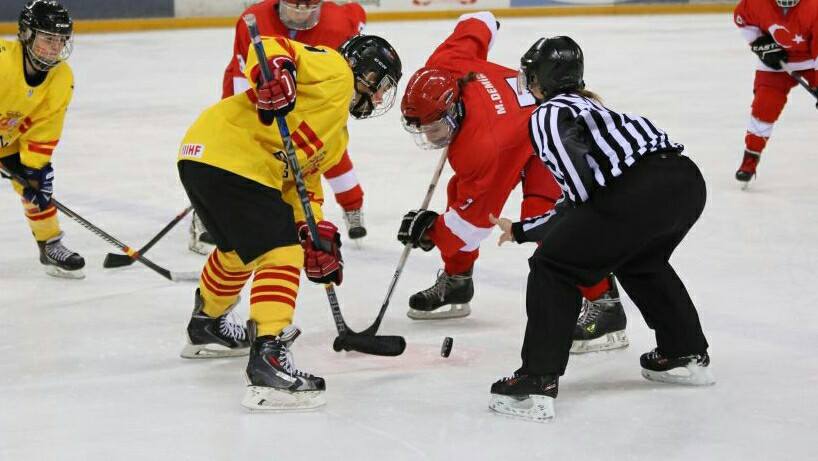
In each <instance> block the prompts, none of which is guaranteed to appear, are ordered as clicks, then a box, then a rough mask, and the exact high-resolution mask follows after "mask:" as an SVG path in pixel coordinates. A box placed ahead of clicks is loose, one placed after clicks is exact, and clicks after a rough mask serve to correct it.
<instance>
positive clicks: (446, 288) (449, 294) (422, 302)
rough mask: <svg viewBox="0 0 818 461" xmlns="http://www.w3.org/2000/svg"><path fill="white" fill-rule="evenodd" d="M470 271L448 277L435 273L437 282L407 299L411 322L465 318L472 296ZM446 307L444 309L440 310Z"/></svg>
mask: <svg viewBox="0 0 818 461" xmlns="http://www.w3.org/2000/svg"><path fill="white" fill-rule="evenodd" d="M471 273H472V271H471V270H470V271H468V272H464V273H462V274H454V275H449V274H447V273H446V271H444V270H440V271H438V273H437V281H435V284H434V285H432V286H431V287H429V288H427V289H425V290H423V291H419V292H417V293H415V294H413V295H412V296H411V297H410V298H409V307H410V309H409V312H407V313H406V315H407V316H409V318H410V319H412V320H438V319H452V318H458V317H466V316H467V315H469V314H471V306H469V301H471V299H472V297H473V296H474V283H473V282H472V278H471ZM442 306H448V308H446V309H440V307H442Z"/></svg>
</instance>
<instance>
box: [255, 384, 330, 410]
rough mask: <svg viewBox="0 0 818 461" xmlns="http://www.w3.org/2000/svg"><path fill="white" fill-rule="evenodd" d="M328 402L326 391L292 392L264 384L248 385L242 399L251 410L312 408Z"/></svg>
mask: <svg viewBox="0 0 818 461" xmlns="http://www.w3.org/2000/svg"><path fill="white" fill-rule="evenodd" d="M326 403H327V401H326V399H325V397H324V391H300V392H290V391H285V390H281V389H275V388H272V387H264V386H247V391H246V392H245V393H244V398H243V399H242V401H241V405H242V406H243V407H244V408H247V409H248V410H251V411H299V410H312V409H315V408H318V407H320V406H323V405H326Z"/></svg>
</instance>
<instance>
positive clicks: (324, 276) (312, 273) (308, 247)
mask: <svg viewBox="0 0 818 461" xmlns="http://www.w3.org/2000/svg"><path fill="white" fill-rule="evenodd" d="M316 227H317V228H318V238H319V239H320V240H321V245H322V246H323V249H321V248H318V247H317V246H316V244H315V243H316V242H315V241H314V240H313V239H312V235H311V234H310V229H309V227H308V226H307V223H305V222H300V223H298V238H299V240H301V247H302V248H304V272H305V273H306V274H307V278H308V279H310V281H312V282H315V283H334V284H336V285H340V284H341V282H342V281H343V280H344V258H343V257H342V256H341V234H339V233H338V228H337V227H335V224H333V223H331V222H329V221H319V222H318V223H317V224H316Z"/></svg>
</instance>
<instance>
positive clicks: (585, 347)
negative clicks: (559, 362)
mask: <svg viewBox="0 0 818 461" xmlns="http://www.w3.org/2000/svg"><path fill="white" fill-rule="evenodd" d="M629 344H630V342H629V341H628V335H626V334H625V330H619V331H614V332H611V333H608V334H606V335H604V336H600V337H599V338H595V339H587V340H575V341H574V342H573V343H571V353H572V354H586V353H588V352H600V351H609V350H611V349H619V348H622V347H628V345H629Z"/></svg>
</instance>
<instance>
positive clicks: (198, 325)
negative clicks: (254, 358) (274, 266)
mask: <svg viewBox="0 0 818 461" xmlns="http://www.w3.org/2000/svg"><path fill="white" fill-rule="evenodd" d="M195 296H196V298H195V300H194V307H193V314H192V315H191V316H190V322H189V323H188V324H187V344H186V345H185V347H184V349H182V353H181V354H180V355H181V356H182V357H184V358H186V359H209V358H218V357H238V356H241V355H247V352H248V349H249V347H250V341H249V340H248V339H247V330H246V329H245V328H244V326H243V325H242V324H240V323H239V322H238V321H237V320H236V319H235V317H234V316H233V315H231V312H232V310H233V308H234V307H236V304H238V300H237V301H236V303H235V304H233V305H232V306H230V308H228V309H227V311H226V312H225V313H224V314H222V315H221V316H219V317H216V318H213V317H208V315H207V314H205V313H204V312H203V311H202V309H203V308H204V300H203V299H202V296H201V295H200V294H199V290H198V289H197V290H196V295H195Z"/></svg>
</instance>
